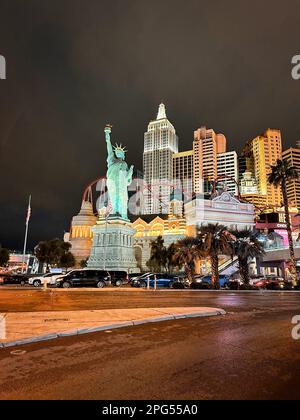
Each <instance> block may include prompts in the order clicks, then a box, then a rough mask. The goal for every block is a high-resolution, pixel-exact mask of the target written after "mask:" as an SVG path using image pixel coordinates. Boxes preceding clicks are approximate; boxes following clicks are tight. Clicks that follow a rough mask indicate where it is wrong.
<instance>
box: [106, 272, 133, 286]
mask: <svg viewBox="0 0 300 420" xmlns="http://www.w3.org/2000/svg"><path fill="white" fill-rule="evenodd" d="M109 275H110V278H111V284H112V285H113V286H115V287H121V286H122V285H123V284H128V282H129V277H128V273H127V271H109Z"/></svg>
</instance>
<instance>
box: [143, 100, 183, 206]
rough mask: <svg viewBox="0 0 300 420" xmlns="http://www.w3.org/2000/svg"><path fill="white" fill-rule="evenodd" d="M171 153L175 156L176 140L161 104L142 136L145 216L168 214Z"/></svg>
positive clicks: (171, 176)
mask: <svg viewBox="0 0 300 420" xmlns="http://www.w3.org/2000/svg"><path fill="white" fill-rule="evenodd" d="M174 153H178V137H177V135H176V131H175V128H174V126H173V125H172V124H171V122H170V121H169V120H168V118H167V114H166V108H165V105H164V104H163V103H161V104H160V105H159V109H158V113H157V117H156V120H154V121H151V122H150V123H149V125H148V130H147V132H146V133H145V135H144V155H143V166H144V180H145V184H146V190H145V214H168V210H169V202H170V196H171V193H172V190H173V154H174Z"/></svg>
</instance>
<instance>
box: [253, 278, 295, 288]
mask: <svg viewBox="0 0 300 420" xmlns="http://www.w3.org/2000/svg"><path fill="white" fill-rule="evenodd" d="M253 287H254V288H255V289H266V290H291V289H292V288H293V286H292V283H290V282H286V281H284V279H283V278H281V277H266V278H263V279H260V280H258V281H257V282H255V283H254V284H253Z"/></svg>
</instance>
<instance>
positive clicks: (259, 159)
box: [243, 128, 282, 207]
mask: <svg viewBox="0 0 300 420" xmlns="http://www.w3.org/2000/svg"><path fill="white" fill-rule="evenodd" d="M243 154H244V156H246V157H247V158H248V159H249V161H250V162H251V171H252V173H253V174H254V176H255V178H256V181H257V187H258V194H259V202H255V203H254V204H257V205H260V206H274V207H276V206H280V204H281V201H282V196H281V190H280V187H275V186H274V185H270V184H269V182H268V175H269V173H270V172H271V165H275V164H276V161H277V159H282V140H281V132H280V130H276V129H270V128H269V129H268V130H266V131H265V133H264V134H262V135H260V136H258V137H255V138H254V139H252V140H250V141H248V143H247V144H246V146H245V147H244V150H243Z"/></svg>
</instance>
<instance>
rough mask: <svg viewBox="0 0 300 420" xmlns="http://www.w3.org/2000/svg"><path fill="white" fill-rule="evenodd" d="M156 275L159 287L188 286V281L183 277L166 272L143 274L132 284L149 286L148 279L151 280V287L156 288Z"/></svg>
mask: <svg viewBox="0 0 300 420" xmlns="http://www.w3.org/2000/svg"><path fill="white" fill-rule="evenodd" d="M155 277H156V287H157V288H169V289H184V288H185V287H186V281H185V280H184V279H183V278H181V277H179V276H175V275H172V274H164V273H157V274H155V273H147V274H144V275H143V276H141V277H139V278H137V279H135V280H132V282H131V286H132V287H140V288H146V287H147V286H148V281H149V286H150V288H154V287H155Z"/></svg>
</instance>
